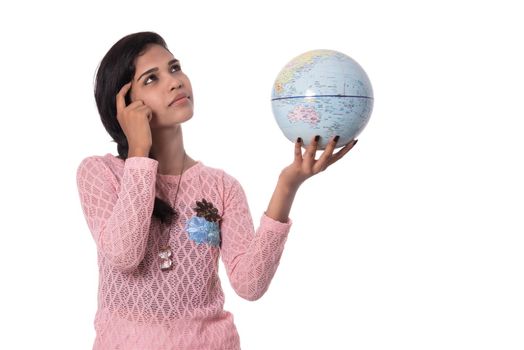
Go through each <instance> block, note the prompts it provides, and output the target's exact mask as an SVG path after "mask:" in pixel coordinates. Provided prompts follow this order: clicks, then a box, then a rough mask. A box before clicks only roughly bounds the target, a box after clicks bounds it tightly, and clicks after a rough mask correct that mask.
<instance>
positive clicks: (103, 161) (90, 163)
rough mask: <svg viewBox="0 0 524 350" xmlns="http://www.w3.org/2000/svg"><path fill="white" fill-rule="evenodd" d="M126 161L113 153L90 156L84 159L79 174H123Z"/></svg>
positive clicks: (78, 170)
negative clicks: (108, 172)
mask: <svg viewBox="0 0 524 350" xmlns="http://www.w3.org/2000/svg"><path fill="white" fill-rule="evenodd" d="M123 167H124V160H123V159H121V158H118V157H117V156H114V155H113V154H111V153H107V154H105V155H90V156H87V157H84V158H83V159H82V161H81V162H80V164H79V165H78V169H77V173H82V172H84V173H85V172H88V173H102V172H105V171H110V172H112V173H113V174H115V175H116V174H119V173H121V171H122V169H123Z"/></svg>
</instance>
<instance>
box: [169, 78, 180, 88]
mask: <svg viewBox="0 0 524 350" xmlns="http://www.w3.org/2000/svg"><path fill="white" fill-rule="evenodd" d="M169 84H170V90H176V89H180V88H181V87H182V80H180V79H178V78H172V79H171V81H170V82H169Z"/></svg>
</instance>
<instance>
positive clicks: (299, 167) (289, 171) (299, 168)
mask: <svg viewBox="0 0 524 350" xmlns="http://www.w3.org/2000/svg"><path fill="white" fill-rule="evenodd" d="M319 140H320V137H319V136H316V137H314V138H313V139H312V140H311V143H310V144H309V146H307V148H306V151H305V152H304V154H302V140H301V139H300V138H298V139H297V142H295V159H294V161H293V163H292V164H291V165H289V166H287V167H286V168H284V170H282V173H281V174H280V181H283V182H284V183H285V184H287V185H288V186H290V187H291V188H296V189H298V187H299V186H300V185H301V184H302V183H303V182H304V181H306V180H307V179H308V178H310V177H311V176H313V175H316V174H318V173H320V172H322V171H324V170H326V169H327V168H328V167H329V166H330V165H331V164H333V163H335V162H337V161H338V160H339V159H340V158H342V157H343V156H344V155H346V153H348V152H349V150H350V149H352V148H353V146H355V144H356V143H357V141H358V140H353V141H351V142H349V143H348V144H347V145H345V146H344V147H343V148H341V149H340V150H339V151H338V152H337V153H335V154H333V151H334V150H335V146H336V144H337V141H338V137H334V138H333V139H331V140H330V141H329V143H328V144H327V146H326V149H325V150H324V152H322V154H321V155H320V157H319V158H318V159H315V155H316V152H317V147H318V142H319Z"/></svg>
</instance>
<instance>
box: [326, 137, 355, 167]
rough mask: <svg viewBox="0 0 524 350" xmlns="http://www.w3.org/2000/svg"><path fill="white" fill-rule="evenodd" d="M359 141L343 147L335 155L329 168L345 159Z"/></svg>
mask: <svg viewBox="0 0 524 350" xmlns="http://www.w3.org/2000/svg"><path fill="white" fill-rule="evenodd" d="M357 142H358V140H353V141H351V142H350V143H348V144H347V145H345V146H344V147H342V148H341V149H340V150H339V151H338V152H337V153H335V154H334V155H333V156H332V157H331V158H330V159H329V160H328V164H327V166H330V165H331V164H333V163H335V162H336V161H338V160H339V159H340V158H342V157H344V156H345V155H346V153H348V152H349V151H350V150H351V149H352V148H353V147H354V146H355V145H356V144H357Z"/></svg>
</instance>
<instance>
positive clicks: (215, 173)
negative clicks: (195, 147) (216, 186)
mask: <svg viewBox="0 0 524 350" xmlns="http://www.w3.org/2000/svg"><path fill="white" fill-rule="evenodd" d="M198 163H199V164H200V166H201V173H202V174H203V175H204V176H209V177H212V178H215V179H216V180H218V181H220V182H222V183H224V184H225V185H231V184H233V183H237V182H238V180H237V179H236V178H235V177H234V176H233V175H231V174H230V173H228V172H227V171H226V170H224V168H221V167H215V166H209V165H204V163H202V162H201V161H199V162H198Z"/></svg>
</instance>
